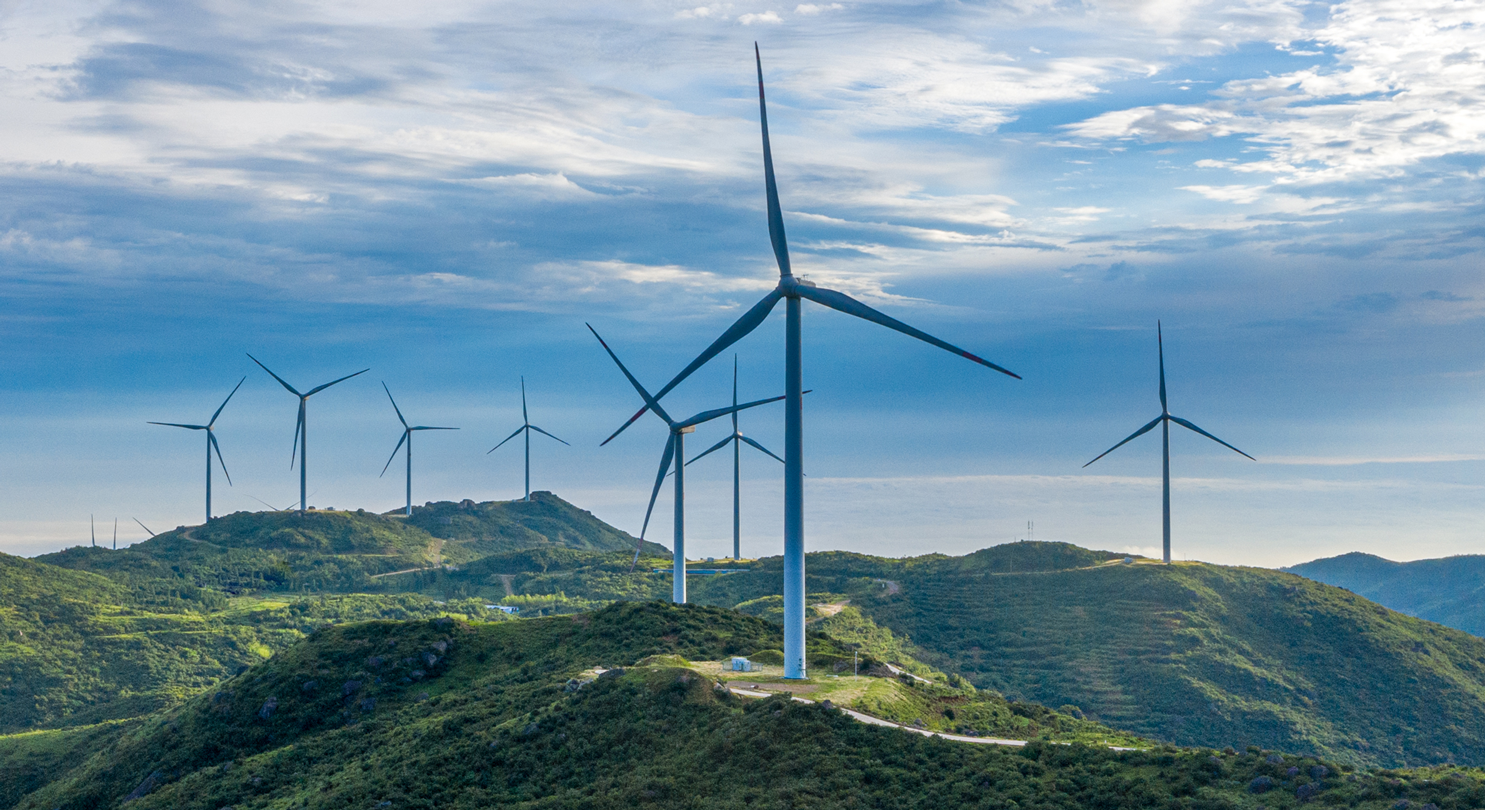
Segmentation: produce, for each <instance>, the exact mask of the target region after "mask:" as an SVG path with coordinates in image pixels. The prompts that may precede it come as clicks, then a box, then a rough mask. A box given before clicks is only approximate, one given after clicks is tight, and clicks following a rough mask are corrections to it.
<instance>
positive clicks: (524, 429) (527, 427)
mask: <svg viewBox="0 0 1485 810" xmlns="http://www.w3.org/2000/svg"><path fill="white" fill-rule="evenodd" d="M590 328H591V327H590ZM521 423H522V424H521V426H520V427H518V428H516V432H515V433H512V434H510V435H509V436H506V437H505V438H504V439H501V440H500V444H497V445H495V446H494V447H491V448H490V449H489V450H486V451H485V455H487V456H488V455H490V454H491V453H493V452H495V451H496V450H499V449H500V445H501V444H505V443H506V442H508V441H510V440H511V439H514V438H515V437H516V436H519V435H520V434H522V433H525V434H526V500H528V501H529V500H531V431H533V430H534V431H536V432H537V433H540V434H541V435H543V436H546V437H547V438H550V439H557V437H556V436H553V435H552V434H550V433H548V432H546V431H545V430H542V429H541V428H539V427H537V426H536V425H533V424H531V417H529V416H527V415H526V378H525V377H522V378H521ZM557 441H559V442H562V440H561V439H557ZM562 443H563V444H567V442H562ZM567 446H568V447H571V446H572V445H570V444H567Z"/></svg>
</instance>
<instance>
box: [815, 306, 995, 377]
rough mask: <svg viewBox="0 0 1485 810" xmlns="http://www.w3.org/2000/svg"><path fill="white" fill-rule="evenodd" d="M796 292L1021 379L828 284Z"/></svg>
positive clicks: (839, 310)
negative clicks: (828, 288) (827, 287)
mask: <svg viewBox="0 0 1485 810" xmlns="http://www.w3.org/2000/svg"><path fill="white" fill-rule="evenodd" d="M794 291H795V292H796V293H798V294H799V297H800V298H808V299H809V300H811V301H814V302H815V303H817V304H823V305H825V306H827V307H830V308H831V309H833V310H835V311H837V312H844V313H845V314H847V315H854V316H856V317H858V318H861V319H863V320H867V321H871V322H872V323H876V324H880V325H882V326H885V327H887V328H888V329H895V330H897V331H898V332H901V333H903V334H904V335H908V336H910V337H915V338H917V339H919V340H921V341H923V342H924V343H927V344H930V345H933V346H937V347H939V348H940V349H943V350H944V351H948V352H953V353H954V354H957V355H959V356H960V357H963V358H965V359H967V360H973V361H974V362H976V363H979V364H980V365H982V366H985V367H986V368H993V369H995V370H996V371H999V372H1000V373H1001V374H1006V375H1009V376H1011V377H1015V378H1016V379H1018V380H1019V379H1021V375H1019V374H1017V373H1015V372H1013V371H1009V370H1007V369H1004V368H1001V367H1000V366H997V365H995V364H994V363H992V362H990V361H989V360H986V359H984V358H983V357H977V356H975V355H973V354H970V353H969V352H967V351H965V350H963V349H961V348H959V347H958V346H955V345H954V344H952V343H946V342H944V341H942V340H939V339H938V338H936V337H934V336H933V335H930V334H928V333H927V332H923V331H920V330H918V329H914V328H913V327H911V326H908V325H907V324H905V323H903V322H902V321H899V320H897V319H896V318H893V317H892V316H890V315H886V314H884V313H881V312H878V311H876V310H875V309H872V308H871V307H869V306H867V305H865V304H863V303H861V302H860V301H857V300H856V299H854V298H852V297H851V296H849V295H846V294H845V293H839V292H836V291H835V290H827V289H825V288H824V287H806V286H804V285H803V284H801V285H799V286H798V287H795V288H794Z"/></svg>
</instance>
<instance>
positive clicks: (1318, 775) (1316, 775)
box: [1310, 765, 1330, 781]
mask: <svg viewBox="0 0 1485 810" xmlns="http://www.w3.org/2000/svg"><path fill="white" fill-rule="evenodd" d="M1329 775H1330V769H1329V768H1327V767H1325V766H1324V765H1311V766H1310V778H1311V779H1314V780H1316V781H1319V780H1321V779H1324V778H1325V777H1327V776H1329Z"/></svg>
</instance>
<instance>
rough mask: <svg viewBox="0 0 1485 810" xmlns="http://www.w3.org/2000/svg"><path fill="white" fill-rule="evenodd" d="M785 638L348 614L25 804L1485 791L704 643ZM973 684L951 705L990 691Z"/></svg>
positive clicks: (1032, 801)
mask: <svg viewBox="0 0 1485 810" xmlns="http://www.w3.org/2000/svg"><path fill="white" fill-rule="evenodd" d="M778 641H779V639H778V631H777V628H776V627H775V626H773V625H771V624H768V623H766V622H762V621H760V620H757V619H752V618H749V617H744V616H740V615H738V614H735V613H729V612H723V611H718V610H709V609H706V608H699V607H694V606H693V607H673V606H667V605H662V604H656V603H647V604H628V605H618V606H614V607H611V608H608V609H605V610H603V611H600V612H598V613H595V614H584V615H580V616H564V617H553V618H547V619H540V620H535V621H525V622H512V623H507V624H502V625H478V624H475V625H468V624H463V623H457V622H415V623H387V622H374V623H368V624H360V625H353V626H347V627H342V628H336V629H333V630H328V631H325V632H322V633H318V634H316V635H315V636H314V637H313V638H312V639H310V640H308V641H306V642H305V643H303V644H301V645H298V646H296V647H294V648H293V649H291V650H288V651H286V652H284V653H283V654H281V655H278V656H275V657H274V658H273V659H272V660H271V661H268V662H265V663H263V664H260V665H258V666H256V667H254V668H253V669H252V670H250V671H248V672H246V673H244V674H243V675H240V676H238V677H237V678H234V679H233V680H231V681H229V682H227V683H225V684H223V685H222V686H221V688H220V689H218V690H215V691H213V692H212V693H211V694H207V695H202V696H200V697H199V698H196V699H194V700H192V701H191V702H189V703H187V704H186V705H184V706H181V707H180V708H178V709H176V710H174V711H172V712H170V713H168V714H162V715H160V716H157V717H155V718H152V719H151V720H150V721H148V722H146V723H144V724H141V725H140V726H138V727H136V728H131V729H128V730H127V731H125V732H124V733H123V734H121V735H118V736H117V737H116V738H114V739H111V740H99V741H98V745H96V746H95V747H94V748H93V749H92V753H91V755H89V756H87V757H85V758H80V761H79V762H78V764H77V765H76V767H74V768H73V769H71V771H70V772H68V773H66V774H65V775H63V776H62V777H61V778H60V779H58V780H57V781H55V782H53V783H51V784H49V785H47V786H45V787H43V788H41V789H40V790H38V791H36V792H34V793H33V794H31V795H29V796H27V797H26V798H25V799H23V800H22V801H21V802H20V803H19V805H18V806H19V807H21V808H27V809H28V810H29V809H30V808H38V809H46V810H50V808H113V807H118V806H119V805H121V804H122V803H124V802H125V801H128V803H129V806H130V807H131V808H140V809H141V810H144V809H147V808H188V809H194V808H201V809H202V810H216V809H217V808H222V807H226V806H231V807H233V808H235V809H236V810H248V809H249V808H252V809H256V808H268V807H282V808H290V807H292V808H332V807H334V808H342V807H369V808H408V807H427V808H433V807H439V808H484V807H517V808H538V807H542V808H546V807H573V806H580V807H594V808H607V807H615V808H619V807H623V808H631V807H636V806H640V807H667V808H668V807H676V808H681V807H685V808H691V807H701V806H706V807H728V808H730V807H737V808H744V807H794V806H797V807H826V808H835V807H841V808H847V807H850V808H868V807H869V808H876V807H881V808H904V807H906V808H919V807H921V808H941V807H986V808H1006V807H1026V808H1032V807H1035V808H1069V810H1070V809H1071V808H1091V807H1100V808H1170V810H1176V808H1203V809H1204V808H1214V809H1215V808H1254V807H1257V806H1259V805H1260V804H1261V805H1263V806H1265V807H1268V808H1273V810H1281V809H1283V810H1287V809H1288V808H1293V807H1297V806H1298V805H1299V804H1300V803H1301V802H1302V801H1303V800H1308V799H1314V800H1318V802H1319V803H1321V804H1323V805H1329V806H1335V805H1340V806H1349V807H1356V808H1360V809H1361V810H1381V809H1382V808H1393V807H1399V806H1407V807H1423V806H1424V805H1425V804H1429V803H1431V804H1434V805H1435V806H1437V807H1438V808H1440V810H1457V808H1465V807H1478V806H1481V804H1482V803H1485V781H1482V777H1481V774H1480V772H1478V771H1457V770H1453V769H1450V770H1439V771H1430V772H1397V773H1384V774H1366V773H1351V772H1348V771H1347V770H1346V769H1345V768H1344V767H1343V766H1339V765H1337V764H1335V763H1324V762H1321V761H1318V760H1315V759H1311V758H1303V757H1292V756H1284V755H1281V754H1275V753H1271V752H1265V751H1261V750H1259V749H1257V748H1254V749H1251V750H1249V751H1248V752H1246V753H1242V754H1239V753H1236V752H1227V753H1221V752H1215V751H1210V750H1180V749H1173V748H1159V747H1157V748H1154V749H1149V750H1140V751H1112V750H1109V749H1108V748H1104V747H1100V746H1084V745H1077V744H1073V745H1049V744H1046V743H1032V744H1031V745H1027V746H1025V747H1023V748H1007V747H1002V746H993V745H971V744H967V743H959V742H950V741H945V740H941V739H930V738H926V737H923V736H920V735H916V734H910V733H908V732H905V731H901V730H898V729H890V728H881V727H875V726H869V725H866V724H863V723H860V722H857V721H855V720H853V719H851V718H849V717H848V716H846V715H845V714H843V713H842V712H840V711H839V710H838V709H836V708H833V707H831V706H827V705H825V704H823V703H815V704H808V705H806V704H800V703H796V702H791V701H789V700H787V699H786V698H783V697H774V698H769V699H765V700H745V699H740V698H738V697H736V696H734V695H732V694H731V693H730V692H728V691H726V690H724V689H721V688H719V684H718V683H717V681H716V680H714V678H713V677H712V676H710V675H708V674H707V673H706V671H704V670H703V669H702V668H701V665H699V664H693V663H692V662H693V661H703V660H709V659H715V658H720V657H722V656H724V655H727V654H729V653H731V652H738V651H744V650H752V649H756V648H758V647H760V646H764V647H767V646H772V645H776V644H777V643H778ZM811 644H812V647H813V649H812V651H811V652H812V654H813V655H815V657H816V658H817V659H819V660H824V659H826V658H829V657H830V656H832V655H836V656H838V655H839V654H840V653H842V652H843V650H842V649H841V648H840V647H838V646H837V645H835V644H833V643H832V642H831V641H830V640H829V639H827V638H823V637H819V636H815V637H812V638H811ZM636 662H637V665H635V664H636ZM604 664H606V665H608V666H610V667H613V666H614V665H616V664H626V665H631V666H626V667H625V668H623V669H611V670H610V671H608V672H605V673H604V674H602V675H601V676H597V677H594V672H593V670H591V669H590V668H591V667H593V666H595V665H604ZM817 680H818V679H817ZM846 680H848V679H846V678H841V679H838V681H846ZM865 680H872V681H875V682H880V683H889V682H891V681H888V680H887V679H865ZM961 697H963V698H964V703H961V704H960V705H973V704H975V703H976V701H978V702H980V703H989V702H993V701H995V700H998V699H994V698H986V697H977V696H973V695H971V694H969V693H963V694H962V695H961ZM999 703H1000V705H1002V706H1007V707H1011V705H1010V704H1005V703H1004V702H1003V701H1000V702H999ZM1011 708H1014V707H1011ZM1012 716H1015V715H1014V714H1012ZM0 748H3V741H0ZM1400 802H1405V803H1406V804H1400Z"/></svg>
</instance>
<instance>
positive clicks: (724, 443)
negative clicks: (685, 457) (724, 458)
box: [686, 434, 737, 467]
mask: <svg viewBox="0 0 1485 810" xmlns="http://www.w3.org/2000/svg"><path fill="white" fill-rule="evenodd" d="M735 438H737V437H736V435H735V434H734V435H732V436H728V437H727V438H725V439H723V440H722V441H720V442H717V443H716V444H714V445H712V446H711V447H708V448H707V449H706V452H704V453H701V454H700V455H697V456H695V457H693V458H692V459H691V460H690V461H688V462H686V466H687V467H689V466H691V465H692V464H695V463H696V462H698V461H700V460H702V459H704V458H706V457H707V456H709V455H711V454H712V453H715V452H716V451H718V450H721V449H722V448H724V447H726V446H727V443H728V442H730V441H732V440H733V439H735Z"/></svg>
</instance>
